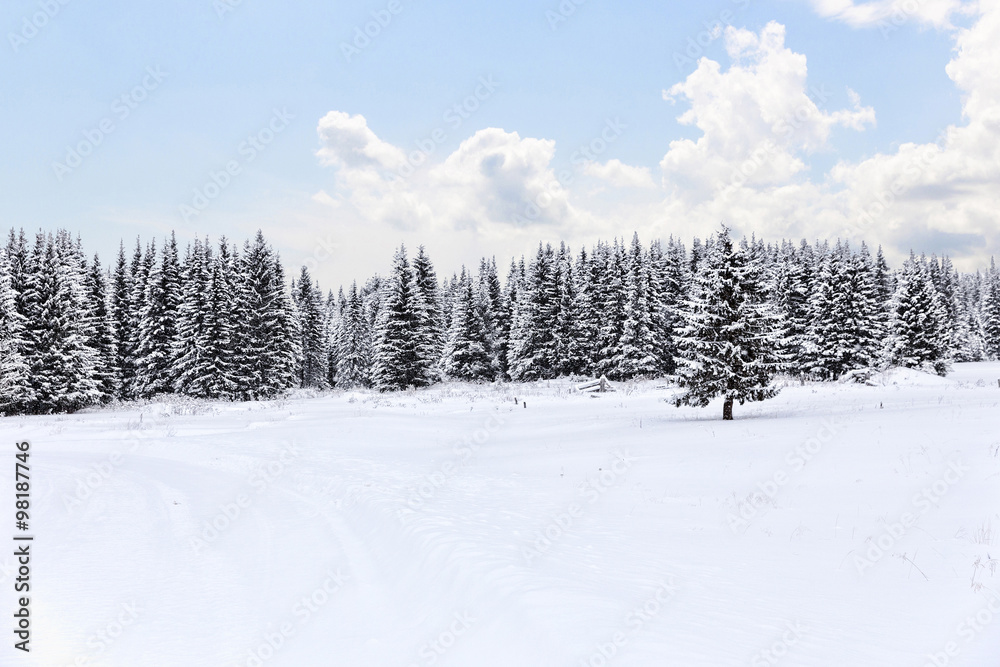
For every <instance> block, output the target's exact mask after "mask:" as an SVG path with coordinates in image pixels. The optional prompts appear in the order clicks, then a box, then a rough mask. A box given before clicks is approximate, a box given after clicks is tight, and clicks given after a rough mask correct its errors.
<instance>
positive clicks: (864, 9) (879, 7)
mask: <svg viewBox="0 0 1000 667" xmlns="http://www.w3.org/2000/svg"><path fill="white" fill-rule="evenodd" d="M811 2H812V5H813V8H814V9H815V10H816V13H818V14H819V15H820V16H822V17H823V18H828V19H834V20H837V21H841V22H843V23H846V24H847V25H849V26H852V27H854V28H861V27H869V26H875V27H879V28H881V29H883V30H892V29H893V28H896V27H899V26H901V25H903V24H905V23H907V22H909V21H915V22H917V23H921V24H926V25H931V26H934V27H935V28H951V27H952V23H951V17H952V16H953V15H954V14H956V13H968V12H970V11H972V9H971V7H972V5H973V4H974V3H971V2H964V3H963V2H962V1H961V0H870V1H869V2H854V1H853V0H811Z"/></svg>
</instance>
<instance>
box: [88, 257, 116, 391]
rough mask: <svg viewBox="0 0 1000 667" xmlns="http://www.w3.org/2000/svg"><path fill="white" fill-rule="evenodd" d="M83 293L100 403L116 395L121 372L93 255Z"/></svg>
mask: <svg viewBox="0 0 1000 667" xmlns="http://www.w3.org/2000/svg"><path fill="white" fill-rule="evenodd" d="M86 292H87V294H86V297H87V310H88V315H87V320H88V324H89V333H90V336H89V339H88V341H87V345H88V346H89V347H90V348H92V349H93V350H94V352H95V354H96V359H95V368H94V380H95V381H96V382H97V391H98V393H99V400H100V401H102V402H105V403H107V402H108V401H111V400H112V399H114V398H116V397H117V396H118V395H119V390H120V387H121V369H120V367H119V366H118V348H117V341H116V336H115V321H114V315H113V312H112V311H111V309H110V308H109V307H108V303H109V298H108V296H109V295H108V281H107V276H106V275H105V273H104V270H103V269H102V268H101V261H100V259H99V258H98V256H97V255H94V261H93V262H92V263H91V265H90V270H89V271H88V272H87V278H86Z"/></svg>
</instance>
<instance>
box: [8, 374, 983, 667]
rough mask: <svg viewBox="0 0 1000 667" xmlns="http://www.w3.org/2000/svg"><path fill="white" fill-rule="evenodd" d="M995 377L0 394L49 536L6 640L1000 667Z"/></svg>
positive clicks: (66, 661)
mask: <svg viewBox="0 0 1000 667" xmlns="http://www.w3.org/2000/svg"><path fill="white" fill-rule="evenodd" d="M998 378H1000V364H967V365H958V366H957V368H956V369H955V372H954V373H953V374H952V375H951V376H950V377H949V378H947V379H942V378H936V377H932V376H928V375H924V374H920V373H916V372H910V371H900V370H897V371H893V372H891V373H890V374H888V375H887V376H884V377H880V378H879V380H878V386H864V385H844V384H826V385H818V384H806V385H802V386H800V385H798V384H795V385H791V386H789V387H787V388H786V389H785V390H784V391H783V392H782V393H781V394H780V395H779V396H778V397H777V398H775V399H773V400H770V401H767V402H765V403H758V404H748V405H744V406H737V407H736V420H735V421H733V422H722V421H721V420H720V416H721V405H716V404H713V405H712V406H711V407H710V408H708V409H705V410H698V409H689V408H684V409H677V408H674V407H672V406H671V405H668V404H667V403H666V402H664V398H665V397H667V396H669V395H670V393H671V390H670V389H667V388H663V387H658V386H657V384H656V383H642V384H636V385H619V386H618V389H619V391H618V392H616V393H611V394H603V395H581V394H578V393H574V392H573V391H571V387H572V385H571V384H570V383H568V382H552V383H539V384H535V385H513V386H498V387H494V386H468V385H455V384H450V385H445V386H440V387H435V388H432V389H429V390H422V391H417V392H414V393H403V394H393V395H378V394H376V393H368V392H355V393H332V394H329V395H326V396H322V397H318V398H311V397H306V396H303V397H301V398H293V399H289V400H286V401H282V402H275V403H271V404H250V403H247V404H224V403H185V402H161V403H152V404H148V405H143V406H138V405H134V406H126V407H125V408H122V409H116V410H102V411H93V412H90V413H85V414H76V415H68V416H67V415H64V416H52V417H26V418H20V417H17V418H5V419H0V441H2V442H3V443H4V447H3V449H2V451H3V452H6V453H5V454H4V455H5V456H7V457H9V459H10V460H9V461H8V465H7V466H6V468H7V469H8V470H9V471H10V472H9V473H8V474H4V475H3V476H2V482H0V501H2V503H3V505H4V506H7V507H12V505H13V494H14V490H13V488H12V483H13V468H14V463H13V458H14V454H15V451H14V447H13V443H14V441H15V440H18V439H24V438H27V439H30V441H31V443H32V456H31V465H32V478H33V499H32V502H33V511H32V521H33V524H32V532H33V533H34V534H35V535H36V541H35V542H34V545H33V550H34V553H33V562H32V575H31V576H32V601H31V606H32V609H33V615H34V616H33V636H32V652H31V653H30V655H27V656H26V655H24V654H21V652H19V651H14V650H13V648H12V646H10V645H11V644H13V641H14V640H13V639H12V636H11V635H10V634H9V633H10V631H9V630H8V646H7V647H6V648H4V649H2V650H0V664H3V665H11V666H18V665H45V666H55V667H64V666H69V665H122V666H128V667H153V666H156V665H181V666H196V665H205V666H210V667H217V666H222V667H235V666H236V665H241V666H244V667H246V666H254V665H258V666H260V665H290V666H296V667H300V666H311V665H358V666H368V665H374V666H380V665H399V666H400V667H410V666H413V665H416V666H419V667H424V666H428V665H432V664H433V665H444V666H447V665H461V666H481V665H483V666H488V665H503V666H507V665H512V666H513V665H516V666H519V667H520V666H531V665H539V666H546V667H551V666H556V665H566V666H567V667H577V666H579V665H593V666H595V667H596V666H599V665H622V666H626V665H658V666H659V665H683V666H689V665H776V664H784V665H852V666H856V665H873V666H879V667H884V666H887V665H891V666H897V665H900V666H906V665H912V666H914V667H920V666H922V665H927V664H929V665H935V664H936V665H944V664H950V665H984V666H986V665H990V666H992V665H997V664H1000V597H996V598H991V597H990V596H991V593H995V592H1000V573H994V569H995V566H996V564H997V559H1000V544H998V540H997V533H998V532H1000V513H998V512H1000V387H998V385H997V379H998ZM515 399H516V401H517V402H516V403H515ZM525 405H526V407H524V406H525ZM10 521H11V523H12V522H13V510H11V517H10ZM11 532H13V531H11ZM4 539H9V537H8V538H4ZM12 551H13V549H3V551H2V553H3V554H5V555H3V556H0V578H2V580H3V582H2V584H0V586H2V590H4V591H5V592H4V594H3V595H2V596H0V599H2V601H3V611H4V613H5V614H7V616H6V617H7V618H8V619H10V618H11V616H10V615H9V614H11V613H12V610H13V592H12V588H13V585H12V584H13V577H14V576H16V574H15V571H14V568H13V565H14V559H13V557H12V555H11V554H12ZM991 607H992V608H991ZM977 615H978V617H977Z"/></svg>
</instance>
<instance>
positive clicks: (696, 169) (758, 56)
mask: <svg viewBox="0 0 1000 667" xmlns="http://www.w3.org/2000/svg"><path fill="white" fill-rule="evenodd" d="M725 44H726V51H727V53H728V54H729V57H730V58H731V59H732V65H731V66H730V68H729V69H728V70H727V71H725V72H723V71H722V68H721V66H720V65H719V63H717V62H714V61H712V60H709V59H707V58H702V59H701V61H699V63H698V68H697V69H696V70H695V71H694V72H693V73H692V74H691V75H690V76H688V78H687V79H685V80H684V81H682V82H681V83H678V84H676V85H674V86H673V87H671V88H670V89H669V90H665V91H664V92H663V96H664V99H666V100H667V101H668V102H671V103H677V102H679V101H681V102H683V103H686V104H687V105H688V109H687V110H686V111H685V112H684V113H682V114H681V115H680V116H679V118H678V120H679V121H680V122H681V123H682V124H687V125H694V126H696V127H697V128H698V129H699V130H701V133H702V134H701V137H700V138H698V140H697V141H692V140H690V139H682V140H678V141H673V142H671V144H670V150H669V151H668V152H667V154H666V155H665V156H664V158H663V161H662V162H661V163H660V166H661V167H662V169H663V178H664V185H665V186H666V187H668V188H669V189H671V190H672V191H673V193H674V194H675V195H676V196H682V197H684V198H686V199H688V200H700V199H703V198H705V197H706V196H709V195H711V194H712V193H714V192H717V191H718V190H720V189H725V188H728V187H741V186H752V187H768V186H775V185H781V184H786V183H789V182H792V181H794V180H795V178H796V176H797V175H798V174H799V173H800V172H802V171H804V170H805V163H804V162H803V161H802V159H801V157H800V155H801V154H802V153H810V152H813V151H816V150H819V149H821V148H824V147H825V146H826V144H827V140H828V138H829V136H830V130H831V129H832V128H833V127H835V126H838V125H841V126H845V127H850V128H854V129H857V130H861V129H864V127H865V126H866V125H869V124H874V122H875V111H874V110H873V109H872V108H871V107H862V106H861V103H860V100H858V98H857V96H856V95H853V94H852V96H851V97H852V100H853V102H854V108H853V109H841V110H836V111H825V110H824V109H825V107H826V106H827V102H828V98H829V97H830V96H831V95H832V91H828V90H826V89H824V88H814V89H811V90H810V89H809V88H808V87H807V84H806V58H805V56H803V55H801V54H798V53H793V52H792V51H791V50H790V49H788V48H787V47H786V46H785V28H784V26H782V25H780V24H778V23H774V22H772V23H769V24H768V25H767V26H765V27H764V29H763V30H762V31H761V32H760V33H759V34H757V33H753V32H751V31H749V30H740V29H736V28H733V27H729V28H727V29H726V33H725Z"/></svg>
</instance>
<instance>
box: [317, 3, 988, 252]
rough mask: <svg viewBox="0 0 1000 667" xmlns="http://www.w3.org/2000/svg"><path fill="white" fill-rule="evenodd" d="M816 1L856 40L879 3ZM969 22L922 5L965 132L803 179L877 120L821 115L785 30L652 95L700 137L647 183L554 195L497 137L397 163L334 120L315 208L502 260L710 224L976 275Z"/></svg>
mask: <svg viewBox="0 0 1000 667" xmlns="http://www.w3.org/2000/svg"><path fill="white" fill-rule="evenodd" d="M902 1H903V2H905V1H906V0H902ZM814 4H815V6H816V8H817V10H818V11H819V12H820V13H821V14H822V15H824V16H828V17H830V18H832V19H836V20H842V21H846V22H848V23H851V24H852V25H859V26H863V25H872V24H875V23H877V22H878V21H879V20H881V18H880V17H882V18H884V17H885V16H888V15H889V14H887V12H890V10H891V8H892V7H893V6H894V5H890V4H887V3H882V2H872V3H853V2H851V1H850V0H815V2H814ZM901 6H902V5H901ZM969 7H970V6H969V5H959V4H958V3H955V2H950V0H921V2H920V3H919V12H920V13H919V16H918V18H919V19H920V20H921V21H923V22H924V23H927V24H931V25H934V26H938V27H941V28H942V29H944V30H947V31H948V32H949V33H950V34H952V35H954V38H955V40H956V48H955V55H954V57H953V58H952V60H951V62H950V63H948V64H947V68H946V71H947V74H948V76H949V77H951V79H952V80H953V81H954V83H955V85H956V86H957V88H958V89H959V90H960V91H961V92H962V95H963V115H964V117H963V119H962V121H961V122H960V123H959V124H956V125H955V126H952V127H949V128H947V130H946V131H945V132H943V133H942V135H941V137H940V138H939V140H938V141H937V142H935V143H931V144H912V143H911V144H903V145H901V146H899V147H898V148H897V149H895V150H894V152H891V153H884V154H876V155H873V156H871V157H869V158H866V159H864V160H861V161H859V162H844V161H842V162H840V163H838V164H836V165H835V166H834V167H833V168H831V169H830V171H829V172H828V173H826V174H816V173H811V172H810V170H809V168H808V166H807V165H808V158H809V156H810V155H811V154H813V153H815V152H817V151H827V150H831V149H832V148H834V147H831V146H830V145H829V144H830V141H831V136H832V132H833V130H834V129H835V128H846V129H847V130H849V131H856V132H861V131H864V130H865V129H866V128H869V127H872V126H873V125H874V124H875V122H876V117H875V110H874V109H872V108H871V107H869V106H866V105H865V104H864V101H863V100H861V99H859V97H858V95H856V94H855V93H854V92H853V91H850V90H848V91H847V94H848V100H849V101H848V104H847V105H846V106H841V108H834V104H833V102H832V99H833V97H834V96H835V91H831V90H828V89H827V88H825V87H823V86H815V85H810V84H809V83H808V82H807V74H808V72H807V62H806V57H805V55H803V54H800V53H795V52H794V51H792V50H791V49H789V48H788V47H787V46H786V45H785V28H784V27H783V26H782V25H780V24H778V23H774V22H772V23H769V24H768V25H766V26H765V27H764V28H763V29H761V30H760V31H759V32H753V31H750V30H744V29H737V28H733V27H730V28H727V30H726V32H725V35H724V37H725V46H726V51H727V55H728V58H729V60H730V62H729V63H727V66H726V67H723V65H722V64H720V63H718V62H714V61H712V60H709V59H707V58H703V59H701V61H699V63H698V66H697V68H696V70H695V71H694V72H692V73H691V74H690V75H689V76H688V77H687V78H686V79H684V80H683V81H681V82H679V83H677V84H676V85H673V86H671V87H670V88H668V89H667V90H665V91H664V92H663V96H664V99H665V100H666V103H668V104H671V105H674V106H675V107H676V108H677V113H678V119H679V121H680V122H681V123H683V124H687V125H690V126H692V127H694V128H696V129H697V130H698V133H699V136H697V138H694V139H679V140H676V141H672V142H670V144H669V146H665V147H664V148H665V150H666V153H665V155H664V156H663V159H662V160H661V162H660V164H659V170H658V171H659V173H658V174H655V175H654V173H653V170H650V169H649V168H648V167H643V166H633V165H628V164H625V163H623V162H621V161H620V160H617V159H611V160H607V161H605V162H598V161H591V162H587V163H586V164H583V165H581V168H580V170H579V171H578V172H577V173H576V174H575V175H574V178H573V179H572V181H567V180H566V179H562V181H560V179H559V178H557V175H556V174H555V173H554V169H553V167H552V161H553V157H554V155H555V149H556V147H555V144H554V142H552V141H550V140H545V139H539V138H530V137H521V136H520V135H519V134H517V133H516V132H509V131H505V130H501V129H497V128H486V129H482V130H479V131H477V132H476V133H475V134H473V135H472V136H471V137H469V138H468V139H466V140H465V141H464V142H462V143H461V145H460V146H459V147H458V148H457V149H456V150H455V151H454V152H453V153H451V154H450V155H446V156H441V155H437V154H434V153H433V152H431V154H430V155H428V154H425V153H423V152H420V151H412V152H410V153H407V152H406V151H404V150H403V149H401V148H399V147H397V146H394V145H392V144H390V143H387V142H385V141H383V140H382V139H380V138H379V137H378V136H377V135H376V133H375V132H373V131H372V130H371V129H370V128H369V127H368V124H367V122H366V120H365V118H364V117H362V116H359V115H355V116H351V115H348V114H346V113H342V112H338V111H334V112H330V113H329V114H327V115H326V116H325V117H324V118H323V119H322V120H321V121H320V124H319V127H318V131H319V135H320V140H321V148H320V150H319V151H318V157H319V159H320V161H321V162H322V163H323V164H325V165H328V166H330V167H332V168H334V169H335V180H336V183H335V184H334V189H332V190H331V192H330V193H329V194H328V193H327V192H325V191H324V192H321V193H318V194H317V195H316V196H315V200H316V201H318V202H320V203H323V204H326V205H328V206H332V207H335V208H336V210H337V212H338V215H340V214H343V212H344V210H345V204H349V205H350V206H351V207H352V208H353V210H354V212H355V214H356V215H358V216H361V218H363V219H364V220H366V221H369V222H372V223H380V224H383V225H387V226H388V228H390V229H396V230H408V231H410V232H413V233H414V234H416V233H420V234H423V235H424V236H429V235H440V234H442V233H444V234H454V235H461V234H465V235H466V236H469V237H470V238H471V237H475V238H477V239H480V240H481V241H482V242H483V243H482V247H485V248H489V247H490V245H491V244H492V246H493V250H496V251H497V252H498V254H501V255H502V254H503V253H502V251H505V250H507V249H511V250H513V249H514V247H515V245H516V243H517V242H520V241H514V239H518V240H523V241H524V242H527V241H528V240H529V239H538V238H549V239H557V238H564V239H566V240H569V241H572V242H579V241H583V240H592V239H593V238H594V237H596V236H602V237H605V238H608V237H611V236H615V235H619V236H620V235H622V234H629V233H630V232H631V231H632V230H637V231H639V232H640V234H642V235H644V236H645V237H646V238H649V237H652V236H659V235H666V234H669V233H679V234H681V235H682V236H684V237H688V236H690V235H691V234H692V233H696V234H705V233H708V232H710V231H711V230H713V229H714V228H716V227H717V225H718V224H719V222H720V221H723V220H724V221H726V222H727V223H729V224H730V225H731V226H733V227H735V228H736V229H737V230H739V231H742V232H745V233H750V232H756V233H757V234H758V235H762V236H764V237H765V238H770V239H778V238H782V237H790V238H798V237H802V236H806V237H822V238H827V237H835V236H838V235H840V236H847V237H850V238H853V239H865V240H867V241H868V242H869V243H880V244H883V245H885V246H886V247H887V249H888V250H889V251H890V253H891V254H893V255H895V256H896V258H897V259H898V257H899V256H900V255H901V254H904V253H906V252H908V250H909V248H910V247H915V248H918V249H928V250H937V251H938V252H948V253H949V254H951V255H952V256H953V257H955V258H956V259H957V260H959V263H960V264H961V263H962V261H961V260H963V259H965V260H967V261H966V262H964V264H965V266H966V267H970V266H974V265H977V264H978V265H981V263H982V262H983V260H984V259H985V258H986V257H987V256H988V254H989V253H990V252H997V251H998V250H1000V233H998V225H997V215H998V211H1000V188H998V187H997V184H998V183H1000V78H997V77H996V75H995V67H996V63H997V62H1000V7H998V6H997V3H991V4H986V3H983V4H980V5H976V6H974V7H973V9H972V10H970V8H969ZM958 11H961V12H969V11H974V12H975V14H974V16H972V20H970V21H967V23H969V24H970V27H968V28H956V27H954V26H953V25H952V22H951V18H952V17H953V16H954V15H955V12H958ZM911 13H913V12H911ZM913 14H914V16H917V14H916V13H913ZM500 240H502V241H504V242H499V241H500Z"/></svg>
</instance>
